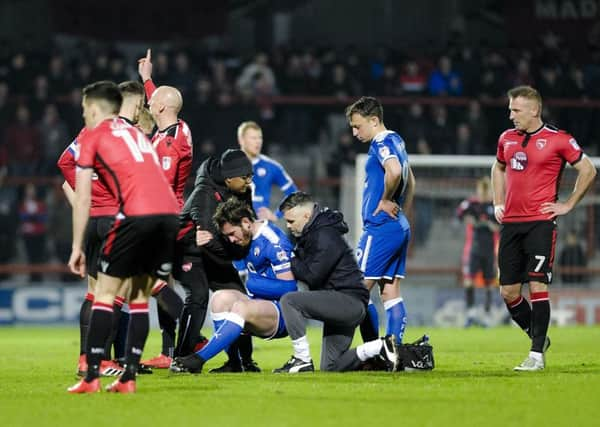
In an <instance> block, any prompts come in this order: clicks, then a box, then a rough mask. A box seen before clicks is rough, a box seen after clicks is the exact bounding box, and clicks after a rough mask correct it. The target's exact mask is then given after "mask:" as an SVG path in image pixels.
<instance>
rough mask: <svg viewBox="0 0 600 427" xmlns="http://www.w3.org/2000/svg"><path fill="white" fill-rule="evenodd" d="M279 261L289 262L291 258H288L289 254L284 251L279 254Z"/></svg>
mask: <svg viewBox="0 0 600 427" xmlns="http://www.w3.org/2000/svg"><path fill="white" fill-rule="evenodd" d="M277 259H278V260H279V261H287V260H288V259H290V258H289V257H288V254H287V253H286V252H285V251H284V250H283V249H282V250H280V251H279V252H277Z"/></svg>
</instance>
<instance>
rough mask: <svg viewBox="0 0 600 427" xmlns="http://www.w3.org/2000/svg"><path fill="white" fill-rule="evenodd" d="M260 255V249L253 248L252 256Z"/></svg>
mask: <svg viewBox="0 0 600 427" xmlns="http://www.w3.org/2000/svg"><path fill="white" fill-rule="evenodd" d="M258 255H260V248H254V256H258Z"/></svg>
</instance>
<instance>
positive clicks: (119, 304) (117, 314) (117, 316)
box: [104, 296, 125, 360]
mask: <svg viewBox="0 0 600 427" xmlns="http://www.w3.org/2000/svg"><path fill="white" fill-rule="evenodd" d="M124 303H125V298H123V297H119V296H117V297H115V301H114V303H113V317H112V326H111V328H110V335H109V336H108V339H107V340H106V343H105V347H104V359H105V360H110V350H111V348H112V346H113V342H114V341H115V339H116V337H117V332H118V331H119V322H120V321H121V310H122V309H123V304H124ZM115 357H116V356H115Z"/></svg>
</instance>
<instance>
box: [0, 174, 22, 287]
mask: <svg viewBox="0 0 600 427" xmlns="http://www.w3.org/2000/svg"><path fill="white" fill-rule="evenodd" d="M7 172H8V171H7V168H6V166H0V264H6V263H8V262H9V261H10V260H11V259H12V258H13V257H14V255H15V252H16V245H15V243H16V237H17V224H18V213H17V192H16V191H15V188H14V187H12V186H6V185H4V182H5V179H6V174H7ZM8 277H9V275H8V274H2V275H0V280H5V279H7V278H8Z"/></svg>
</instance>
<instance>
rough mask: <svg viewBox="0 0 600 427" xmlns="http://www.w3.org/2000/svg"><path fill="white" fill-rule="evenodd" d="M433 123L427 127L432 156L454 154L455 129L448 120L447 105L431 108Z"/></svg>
mask: <svg viewBox="0 0 600 427" xmlns="http://www.w3.org/2000/svg"><path fill="white" fill-rule="evenodd" d="M431 110H432V111H431V112H432V121H431V123H430V124H429V126H428V127H427V135H426V136H427V140H428V141H429V143H430V147H431V151H432V154H450V153H452V151H453V150H452V146H453V144H452V141H453V139H454V129H453V126H452V125H451V123H450V120H449V119H448V110H447V109H446V106H445V105H442V104H440V105H433V106H432V108H431Z"/></svg>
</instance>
